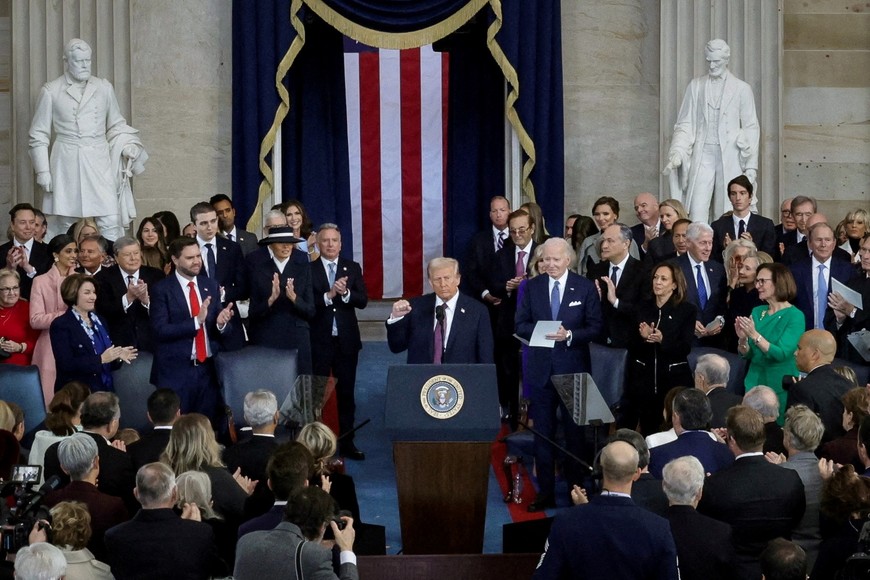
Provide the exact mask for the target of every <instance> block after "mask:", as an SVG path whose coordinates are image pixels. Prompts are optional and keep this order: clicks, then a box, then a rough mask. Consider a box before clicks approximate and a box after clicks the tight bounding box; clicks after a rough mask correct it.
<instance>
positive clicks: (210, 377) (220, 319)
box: [150, 236, 233, 421]
mask: <svg viewBox="0 0 870 580" xmlns="http://www.w3.org/2000/svg"><path fill="white" fill-rule="evenodd" d="M169 254H170V256H171V258H172V263H173V264H174V265H175V273H174V274H172V275H170V276H169V277H167V278H164V279H163V280H161V281H160V282H158V283H157V284H155V285H154V287H153V289H152V291H151V308H150V314H151V330H152V331H153V333H154V338H155V341H156V343H157V346H156V348H155V351H154V365H153V366H152V367H151V383H152V384H153V385H155V386H157V387H167V388H170V389H172V390H173V391H175V392H176V393H177V394H178V396H179V398H180V399H181V411H182V413H193V412H197V413H202V414H203V415H205V416H206V417H210V418H211V419H212V420H213V421H216V420H217V412H218V403H219V401H220V394H219V392H218V384H217V375H216V372H215V368H214V355H216V354H217V353H218V351H219V350H220V339H221V335H222V334H223V333H225V332H227V331H228V330H229V327H230V326H231V325H232V323H231V319H232V317H233V304H232V303H229V304H228V305H227V306H226V308H224V309H221V306H220V289H219V288H218V285H217V283H216V282H215V281H214V280H212V279H210V278H208V277H207V276H204V275H202V274H201V273H200V272H201V271H202V254H201V252H200V249H199V244H198V243H197V241H196V240H194V239H192V238H186V237H184V236H182V237H180V238H178V239H176V240H173V242H172V243H171V244H170V245H169Z"/></svg>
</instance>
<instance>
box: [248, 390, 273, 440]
mask: <svg viewBox="0 0 870 580" xmlns="http://www.w3.org/2000/svg"><path fill="white" fill-rule="evenodd" d="M245 422H246V423H247V424H248V425H250V426H251V429H253V430H254V433H260V432H263V431H267V432H274V431H275V427H276V426H277V425H278V400H277V399H276V398H275V394H274V393H273V392H272V391H267V390H265V389H260V390H258V391H252V392H250V393H248V394H247V395H245Z"/></svg>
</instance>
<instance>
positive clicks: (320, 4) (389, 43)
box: [247, 0, 536, 234]
mask: <svg viewBox="0 0 870 580" xmlns="http://www.w3.org/2000/svg"><path fill="white" fill-rule="evenodd" d="M303 2H304V3H305V4H306V5H307V6H308V7H309V8H311V9H312V10H313V11H314V12H315V13H316V14H317V15H318V16H320V18H322V19H323V20H324V21H325V22H326V23H328V24H329V25H330V26H332V27H334V28H335V29H336V30H338V31H339V32H341V33H342V34H344V35H345V36H348V37H350V38H352V39H354V40H357V41H359V42H362V43H364V44H367V45H369V46H374V47H378V48H392V49H403V48H417V47H420V46H424V45H426V44H431V43H433V42H435V41H436V40H440V39H442V38H444V37H445V36H447V35H449V34H451V33H453V32H455V31H456V30H457V29H458V28H459V27H460V26H462V25H463V24H465V23H466V22H468V21H469V20H470V19H471V18H472V17H473V16H474V15H475V14H477V13H478V11H480V9H481V8H483V6H485V5H487V4H489V5H490V6H491V7H492V11H493V14H494V16H495V19H494V20H493V22H492V24H490V25H489V28H488V29H487V32H486V45H487V47H488V48H489V52H490V54H492V57H493V59H495V62H496V64H497V65H498V67H499V69H501V71H502V74H503V75H504V78H505V80H506V81H507V83H508V87H509V90H508V94H507V97H506V99H505V115H506V116H507V119H508V121H509V122H510V124H511V126H512V127H513V128H514V131H516V133H517V136H518V139H519V142H520V147H521V148H522V150H523V152H524V153H525V154H526V157H527V159H526V161H525V163H523V169H522V176H521V182H520V183H521V187H522V192H523V194H525V195H526V197H528V198H529V200H530V201H533V202H534V201H535V186H534V184H533V183H532V180H531V179H530V177H529V176H530V175H531V173H532V169H534V167H535V159H536V154H535V143H534V141H533V140H532V138H531V136H530V135H529V133H528V131H526V128H525V127H524V126H523V123H522V121H521V120H520V117H519V114H518V113H517V110H516V108H515V107H514V103H516V101H517V99H518V98H519V96H520V81H519V77H518V76H517V71H516V69H515V68H514V67H513V65H512V64H511V63H510V61H509V60H508V58H507V56H506V55H505V53H504V51H503V50H502V48H501V46H500V45H499V44H498V42H497V41H496V40H495V37H496V35H497V34H498V32H499V31H500V30H501V27H502V23H503V21H504V19H503V16H502V7H501V0H469V2H468V3H467V4H466V5H465V6H463V7H462V8H460V9H459V10H457V11H456V13H454V14H453V15H452V16H450V17H448V18H446V19H445V20H443V21H441V22H439V23H437V24H433V25H432V26H429V27H427V28H424V29H422V30H418V31H415V32H401V33H388V32H379V31H377V30H372V29H370V28H366V27H364V26H360V25H358V24H355V23H353V22H351V21H350V20H348V19H347V18H345V17H343V16H341V15H340V14H338V13H337V12H335V11H334V10H332V9H331V8H329V7H328V6H327V5H326V4H325V2H324V1H323V0H292V2H291V5H290V22H291V24H292V25H293V29H294V30H296V38H294V39H293V42H292V43H291V44H290V48H289V49H288V50H287V54H285V55H284V58H282V59H281V62H280V63H279V64H278V70H277V71H276V73H275V88H276V90H277V91H278V95H279V97H280V99H281V102H280V103H278V108H277V109H276V111H275V120H274V121H273V122H272V126H271V127H270V128H269V131H268V132H267V133H266V136H265V137H263V141H262V142H261V144H260V155H259V157H260V173H262V174H263V180H262V181H261V182H260V188H259V191H258V194H257V206H256V207H255V208H254V213H253V214H252V215H251V219H250V220H248V224H247V229H248V231H253V232H256V233H258V234H259V233H260V231H261V230H262V213H263V211H262V207H263V203H264V202H265V201H266V199H267V198H268V197H269V195H270V194H271V193H272V189H273V185H274V174H273V172H272V168H271V167H270V165H269V163H268V162H267V161H266V158H267V157H268V156H269V154H270V153H271V152H272V150H273V147H274V146H275V136H276V134H277V132H278V127H280V126H281V123H283V122H284V118H285V117H287V113H288V112H289V111H290V95H289V94H288V92H287V89H286V88H285V87H284V82H283V80H284V77H285V76H287V73H288V72H289V71H290V67H292V66H293V62H294V61H295V60H296V57H297V56H298V55H299V52H300V51H301V50H302V47H303V46H304V45H305V26H304V25H303V24H302V21H301V20H300V19H299V16H298V12H299V10H300V9H301V8H302V4H303Z"/></svg>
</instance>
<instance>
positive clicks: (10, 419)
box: [0, 401, 15, 433]
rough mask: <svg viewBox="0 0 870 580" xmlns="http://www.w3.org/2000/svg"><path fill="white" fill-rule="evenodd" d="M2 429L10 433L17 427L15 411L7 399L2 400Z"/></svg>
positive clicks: (0, 415)
mask: <svg viewBox="0 0 870 580" xmlns="http://www.w3.org/2000/svg"><path fill="white" fill-rule="evenodd" d="M0 429H2V430H3V431H9V432H10V433H12V431H13V430H14V429H15V413H13V412H12V409H11V408H10V407H9V405H7V404H6V401H0Z"/></svg>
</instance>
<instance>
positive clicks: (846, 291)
mask: <svg viewBox="0 0 870 580" xmlns="http://www.w3.org/2000/svg"><path fill="white" fill-rule="evenodd" d="M831 290H832V291H834V292H836V293H837V294H839V295H840V296H842V297H843V299H844V300H846V302H848V303H849V304H851V305H853V306H857V307H858V310H864V299H863V298H861V294H860V293H858V292H855V291H854V290H852V289H851V288H849V287H848V286H846V285H845V284H843V283H842V282H840V281H839V280H837V279H836V278H831Z"/></svg>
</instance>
